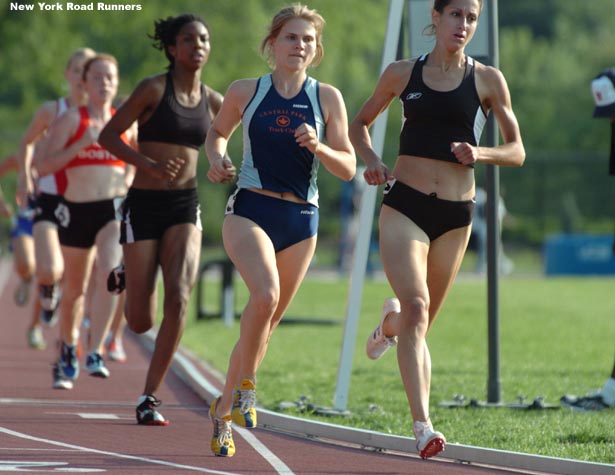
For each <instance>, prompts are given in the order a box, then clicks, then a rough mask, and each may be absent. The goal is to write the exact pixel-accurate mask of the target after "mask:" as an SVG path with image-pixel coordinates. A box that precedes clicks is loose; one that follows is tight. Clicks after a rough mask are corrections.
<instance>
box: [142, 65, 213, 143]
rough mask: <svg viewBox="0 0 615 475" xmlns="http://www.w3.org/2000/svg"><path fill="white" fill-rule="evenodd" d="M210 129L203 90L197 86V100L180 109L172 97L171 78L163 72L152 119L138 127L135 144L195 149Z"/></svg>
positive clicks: (203, 87) (173, 96) (173, 92)
mask: <svg viewBox="0 0 615 475" xmlns="http://www.w3.org/2000/svg"><path fill="white" fill-rule="evenodd" d="M210 126H211V116H210V114H209V107H208V104H207V90H206V89H205V86H203V85H202V84H201V101H200V102H199V103H198V104H197V105H196V106H195V107H184V106H182V105H181V104H180V103H179V102H177V99H176V98H175V89H174V88H173V78H172V77H171V73H170V72H169V73H167V78H166V85H165V88H164V94H163V95H162V99H161V100H160V104H158V107H156V110H155V111H154V113H153V114H152V116H151V117H150V118H149V119H148V120H147V122H145V123H143V124H139V139H138V140H139V142H164V143H170V144H176V145H183V146H186V147H190V148H194V149H197V150H198V149H199V148H200V147H201V146H202V145H203V144H204V143H205V137H206V136H207V131H208V130H209V127H210Z"/></svg>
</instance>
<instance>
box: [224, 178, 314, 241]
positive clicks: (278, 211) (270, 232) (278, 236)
mask: <svg viewBox="0 0 615 475" xmlns="http://www.w3.org/2000/svg"><path fill="white" fill-rule="evenodd" d="M224 214H225V215H229V214H234V215H236V216H241V217H243V218H247V219H249V220H251V221H254V223H256V224H257V225H258V226H259V227H260V228H262V230H263V231H265V233H266V234H267V236H269V239H271V242H272V243H273V248H274V249H275V252H279V251H282V250H284V249H286V248H288V247H290V246H292V245H294V244H297V243H298V242H301V241H303V240H305V239H308V238H311V237H312V236H315V235H316V233H317V232H318V217H319V214H318V207H317V206H314V205H313V204H310V203H295V202H294V201H287V200H283V199H280V198H274V197H273V196H267V195H262V194H260V193H255V192H254V191H251V190H248V189H246V188H239V189H237V191H235V193H233V195H232V196H231V197H230V198H229V200H228V203H227V205H226V211H225V213H224Z"/></svg>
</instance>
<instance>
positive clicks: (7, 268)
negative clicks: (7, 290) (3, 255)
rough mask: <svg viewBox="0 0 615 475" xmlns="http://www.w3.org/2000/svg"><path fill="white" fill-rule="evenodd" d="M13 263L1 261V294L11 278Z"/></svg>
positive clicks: (7, 260) (6, 260)
mask: <svg viewBox="0 0 615 475" xmlns="http://www.w3.org/2000/svg"><path fill="white" fill-rule="evenodd" d="M11 262H12V261H11V260H10V259H0V294H1V293H2V290H3V289H4V286H5V285H6V282H7V281H8V280H9V278H10V277H11V268H12V266H13V265H12V263H11Z"/></svg>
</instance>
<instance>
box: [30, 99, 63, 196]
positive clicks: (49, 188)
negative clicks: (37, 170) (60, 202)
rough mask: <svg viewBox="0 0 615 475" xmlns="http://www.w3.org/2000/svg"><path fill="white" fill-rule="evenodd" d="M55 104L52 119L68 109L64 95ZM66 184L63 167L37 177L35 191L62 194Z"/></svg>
mask: <svg viewBox="0 0 615 475" xmlns="http://www.w3.org/2000/svg"><path fill="white" fill-rule="evenodd" d="M56 106H57V107H56V115H55V118H54V119H57V118H58V117H60V116H61V115H62V114H64V112H66V111H67V110H68V109H69V105H68V100H67V99H66V98H65V97H61V98H60V99H58V100H57V101H56ZM67 186H68V180H67V179H66V173H65V171H64V169H62V170H58V171H57V172H55V173H50V174H49V175H45V176H42V177H39V179H38V181H37V183H36V189H37V192H39V193H47V194H48V195H63V194H64V192H65V191H66V187H67Z"/></svg>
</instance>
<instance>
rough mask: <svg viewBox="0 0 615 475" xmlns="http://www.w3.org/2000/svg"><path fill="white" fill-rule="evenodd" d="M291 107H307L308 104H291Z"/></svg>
mask: <svg viewBox="0 0 615 475" xmlns="http://www.w3.org/2000/svg"><path fill="white" fill-rule="evenodd" d="M293 108H295V109H307V108H308V106H307V105H306V104H293Z"/></svg>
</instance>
